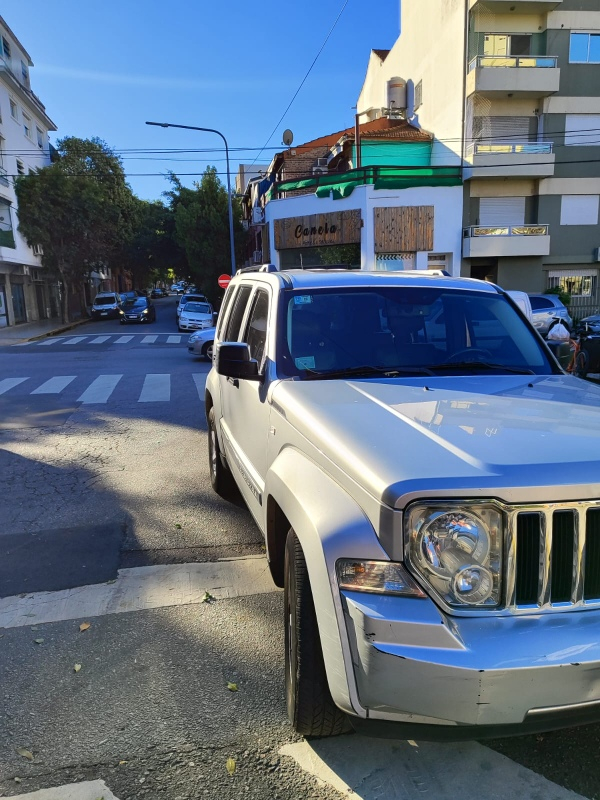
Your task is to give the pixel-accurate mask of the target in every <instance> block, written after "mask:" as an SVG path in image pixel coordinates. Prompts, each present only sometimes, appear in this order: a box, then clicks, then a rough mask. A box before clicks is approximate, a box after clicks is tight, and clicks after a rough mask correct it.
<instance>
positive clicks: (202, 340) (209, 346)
mask: <svg viewBox="0 0 600 800" xmlns="http://www.w3.org/2000/svg"><path fill="white" fill-rule="evenodd" d="M214 338H215V329H214V327H213V328H207V329H206V330H203V331H196V333H192V335H191V336H190V338H189V339H188V352H190V353H192V354H193V355H195V356H202V357H203V358H206V359H208V361H212V357H213V342H214Z"/></svg>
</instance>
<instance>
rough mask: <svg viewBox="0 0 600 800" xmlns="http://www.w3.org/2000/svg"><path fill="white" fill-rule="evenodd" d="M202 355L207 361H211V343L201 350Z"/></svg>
mask: <svg viewBox="0 0 600 800" xmlns="http://www.w3.org/2000/svg"><path fill="white" fill-rule="evenodd" d="M202 355H203V356H204V358H206V359H207V361H212V360H213V342H207V343H206V344H205V345H204V347H203V348H202Z"/></svg>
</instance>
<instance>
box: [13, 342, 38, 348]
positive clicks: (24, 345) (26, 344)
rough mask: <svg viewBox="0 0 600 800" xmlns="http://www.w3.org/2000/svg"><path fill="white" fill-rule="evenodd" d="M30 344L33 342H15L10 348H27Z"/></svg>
mask: <svg viewBox="0 0 600 800" xmlns="http://www.w3.org/2000/svg"><path fill="white" fill-rule="evenodd" d="M30 344H33V342H17V343H16V344H13V345H12V347H27V346H28V345H30Z"/></svg>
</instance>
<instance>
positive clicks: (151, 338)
mask: <svg viewBox="0 0 600 800" xmlns="http://www.w3.org/2000/svg"><path fill="white" fill-rule="evenodd" d="M157 339H158V336H144V338H143V339H142V344H152V343H153V342H155V341H156V340H157Z"/></svg>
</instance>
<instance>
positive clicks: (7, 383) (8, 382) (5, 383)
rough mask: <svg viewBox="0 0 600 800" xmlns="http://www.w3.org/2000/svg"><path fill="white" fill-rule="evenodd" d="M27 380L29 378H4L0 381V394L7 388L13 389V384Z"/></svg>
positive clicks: (16, 384)
mask: <svg viewBox="0 0 600 800" xmlns="http://www.w3.org/2000/svg"><path fill="white" fill-rule="evenodd" d="M28 380H29V378H4V380H1V381H0V394H4V392H8V390H9V389H14V387H15V386H18V385H19V384H20V383H23V381H28Z"/></svg>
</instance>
